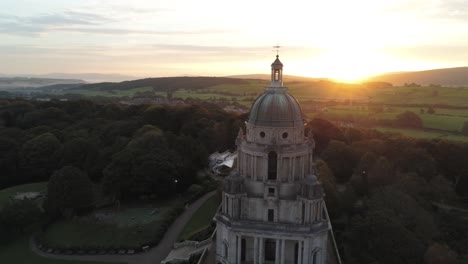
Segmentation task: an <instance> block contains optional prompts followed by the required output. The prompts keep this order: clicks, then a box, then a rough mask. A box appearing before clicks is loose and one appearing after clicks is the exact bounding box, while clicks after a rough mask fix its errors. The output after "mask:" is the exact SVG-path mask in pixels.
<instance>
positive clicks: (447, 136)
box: [374, 127, 468, 142]
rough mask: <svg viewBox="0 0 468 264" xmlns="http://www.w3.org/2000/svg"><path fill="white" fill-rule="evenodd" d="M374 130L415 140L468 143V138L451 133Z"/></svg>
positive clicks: (390, 129)
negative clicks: (425, 139) (443, 140)
mask: <svg viewBox="0 0 468 264" xmlns="http://www.w3.org/2000/svg"><path fill="white" fill-rule="evenodd" d="M374 128H375V129H377V130H378V131H382V132H391V133H398V134H403V135H405V136H408V137H413V138H428V139H429V138H439V139H447V140H453V141H467V142H468V137H464V136H460V135H454V134H451V133H444V132H437V131H427V130H415V129H405V128H392V127H374Z"/></svg>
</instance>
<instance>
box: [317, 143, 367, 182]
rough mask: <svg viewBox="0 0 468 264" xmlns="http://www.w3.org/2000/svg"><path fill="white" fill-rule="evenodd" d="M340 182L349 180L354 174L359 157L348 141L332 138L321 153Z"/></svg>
mask: <svg viewBox="0 0 468 264" xmlns="http://www.w3.org/2000/svg"><path fill="white" fill-rule="evenodd" d="M321 157H322V159H323V160H324V161H325V162H326V163H327V164H328V166H329V167H330V169H331V170H332V171H333V174H334V175H335V176H336V179H337V180H338V181H339V182H347V181H348V180H349V179H350V178H351V175H352V174H353V170H354V167H355V165H356V162H357V159H358V157H357V156H356V154H355V153H354V152H353V149H352V148H351V147H350V146H348V145H346V143H343V142H340V141H336V140H332V141H330V143H329V144H328V147H327V148H326V149H325V150H324V151H323V153H322V154H321Z"/></svg>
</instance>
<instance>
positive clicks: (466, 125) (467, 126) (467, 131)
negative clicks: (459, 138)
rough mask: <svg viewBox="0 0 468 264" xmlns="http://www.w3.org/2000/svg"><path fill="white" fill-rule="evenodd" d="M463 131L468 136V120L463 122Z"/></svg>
mask: <svg viewBox="0 0 468 264" xmlns="http://www.w3.org/2000/svg"><path fill="white" fill-rule="evenodd" d="M461 133H462V134H463V135H465V136H468V121H465V122H464V123H463V127H462V129H461Z"/></svg>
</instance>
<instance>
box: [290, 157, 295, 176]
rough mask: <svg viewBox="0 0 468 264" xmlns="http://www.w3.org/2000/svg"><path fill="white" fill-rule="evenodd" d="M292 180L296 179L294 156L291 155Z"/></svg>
mask: <svg viewBox="0 0 468 264" xmlns="http://www.w3.org/2000/svg"><path fill="white" fill-rule="evenodd" d="M291 159H292V165H293V166H292V173H293V175H292V180H293V181H294V179H296V157H292V158H291Z"/></svg>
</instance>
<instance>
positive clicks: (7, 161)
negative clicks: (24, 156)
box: [0, 137, 19, 189]
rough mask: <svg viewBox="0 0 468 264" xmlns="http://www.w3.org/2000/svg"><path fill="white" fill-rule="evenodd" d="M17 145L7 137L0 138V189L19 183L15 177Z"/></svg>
mask: <svg viewBox="0 0 468 264" xmlns="http://www.w3.org/2000/svg"><path fill="white" fill-rule="evenodd" d="M17 167H18V143H17V142H16V141H15V140H13V139H10V138H7V137H0V171H1V172H2V173H1V175H0V189H3V188H6V187H7V186H11V185H14V184H16V183H18V182H19V179H18V177H17Z"/></svg>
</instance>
